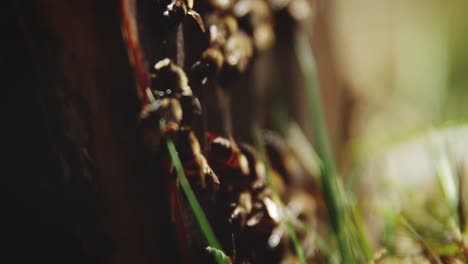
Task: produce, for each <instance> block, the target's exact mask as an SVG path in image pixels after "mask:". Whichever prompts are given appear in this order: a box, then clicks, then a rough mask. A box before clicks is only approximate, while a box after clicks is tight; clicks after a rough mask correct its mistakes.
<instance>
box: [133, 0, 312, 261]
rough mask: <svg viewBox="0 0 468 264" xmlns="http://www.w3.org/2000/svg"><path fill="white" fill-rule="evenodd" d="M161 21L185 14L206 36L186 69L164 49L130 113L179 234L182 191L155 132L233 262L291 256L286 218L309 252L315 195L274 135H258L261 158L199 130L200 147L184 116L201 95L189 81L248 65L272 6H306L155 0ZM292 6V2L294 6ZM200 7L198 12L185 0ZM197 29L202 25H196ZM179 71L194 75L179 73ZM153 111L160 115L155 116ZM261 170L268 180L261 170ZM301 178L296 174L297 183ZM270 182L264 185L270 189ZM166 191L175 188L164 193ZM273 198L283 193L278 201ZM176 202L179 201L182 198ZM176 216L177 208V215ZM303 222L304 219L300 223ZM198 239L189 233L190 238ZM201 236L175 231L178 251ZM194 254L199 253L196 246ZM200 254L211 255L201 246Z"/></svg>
mask: <svg viewBox="0 0 468 264" xmlns="http://www.w3.org/2000/svg"><path fill="white" fill-rule="evenodd" d="M157 5H158V9H157V10H158V12H159V16H160V17H161V21H162V23H166V24H167V25H169V26H174V25H177V24H179V23H180V22H181V21H182V19H184V17H186V16H190V17H192V18H194V19H195V21H196V22H197V24H198V25H199V26H200V28H201V29H202V30H203V31H204V32H205V34H206V35H207V38H208V46H207V48H206V49H205V50H204V52H203V53H202V54H200V57H199V59H198V60H197V61H196V63H195V64H194V65H193V66H192V67H191V69H190V70H191V72H190V74H186V72H185V71H184V70H183V69H182V68H181V67H179V66H178V65H176V64H175V63H174V62H173V61H172V60H170V59H168V58H166V59H163V60H160V61H158V62H157V63H156V64H155V65H154V67H153V68H152V69H151V71H150V72H149V76H150V77H149V80H150V81H149V85H148V86H149V87H147V89H146V91H147V93H146V95H145V96H146V97H148V98H150V99H148V98H147V99H148V100H145V101H149V102H150V103H148V104H146V105H144V106H143V108H142V111H141V113H140V124H141V127H142V129H143V131H144V134H145V139H146V141H145V142H146V143H147V144H148V145H150V146H152V148H153V149H155V150H156V152H158V158H157V160H158V162H160V163H164V164H163V166H160V169H162V170H164V172H163V174H164V175H166V180H167V181H168V182H170V183H174V184H172V185H171V184H168V186H172V187H170V188H166V191H167V195H168V196H170V197H171V198H170V206H171V215H172V218H173V219H174V221H176V222H177V221H179V224H180V223H181V222H182V223H181V225H182V226H185V230H183V229H184V227H182V228H181V227H179V226H178V227H177V229H182V230H177V232H178V233H179V239H180V240H184V239H183V237H184V236H189V233H190V232H189V231H188V229H190V227H188V224H187V223H184V221H183V220H180V219H176V218H178V217H179V218H180V215H181V213H180V212H178V211H180V210H184V205H183V204H184V199H183V198H180V197H179V195H178V194H179V191H178V189H177V184H176V177H175V171H174V168H173V165H172V162H171V161H170V159H169V158H168V153H167V149H166V148H165V147H163V146H164V145H163V144H161V142H162V140H163V139H162V138H163V136H165V137H169V138H170V139H171V140H173V141H174V142H175V146H176V149H177V152H178V156H179V157H180V161H181V163H182V166H183V170H184V172H185V175H186V176H187V179H188V181H189V183H190V185H191V187H192V188H193V190H194V192H195V194H196V196H197V199H198V200H199V201H200V203H201V205H202V207H203V210H204V212H205V214H206V216H207V218H208V220H209V222H210V224H211V226H212V227H213V230H214V232H215V234H216V236H217V237H218V239H219V241H220V242H221V245H222V250H223V252H224V254H225V255H227V256H228V258H229V260H230V261H231V262H233V263H279V262H281V261H292V262H297V257H296V254H295V252H294V250H293V247H292V245H291V242H290V241H289V237H288V233H287V223H288V224H290V225H291V226H292V227H293V228H294V229H295V230H296V232H297V234H298V238H299V241H300V244H301V246H302V247H303V249H304V252H305V255H306V258H307V259H308V260H311V259H312V258H314V257H317V255H318V254H316V253H317V252H316V247H315V246H314V243H313V242H312V241H313V238H312V237H311V236H313V235H312V234H310V232H307V230H308V229H310V228H313V226H314V225H315V224H316V223H315V222H316V221H315V219H316V208H315V205H316V197H314V194H313V193H312V191H310V190H311V188H309V187H310V186H311V185H313V184H314V183H313V182H311V181H310V180H309V181H308V180H305V179H311V177H310V175H308V174H309V173H308V172H307V171H306V170H305V169H304V166H303V165H302V164H300V162H299V161H298V159H295V158H294V155H293V154H292V153H291V150H290V148H289V147H288V145H287V144H286V143H285V142H284V141H283V140H282V139H281V138H280V137H279V136H277V135H275V134H273V133H266V134H265V135H264V137H263V140H264V142H265V148H266V150H267V151H266V153H267V158H268V160H269V163H271V168H267V165H266V164H265V163H264V162H263V161H262V158H261V155H260V154H259V152H258V151H257V150H256V149H255V148H254V147H252V146H250V145H248V144H245V143H241V142H237V141H235V140H234V139H233V138H232V137H223V136H219V135H215V134H213V133H210V132H208V131H205V137H206V138H205V139H204V141H206V142H208V144H207V147H206V148H205V149H202V147H201V144H200V142H199V139H198V138H197V136H196V135H195V133H194V129H193V123H194V119H195V117H196V116H199V115H201V113H202V105H201V103H200V101H199V100H198V98H197V97H196V95H195V94H194V93H193V91H192V89H191V87H190V86H189V83H192V82H197V83H206V82H207V81H213V82H219V83H220V84H221V85H223V84H227V83H230V82H234V81H235V80H236V79H238V77H239V76H240V75H242V74H243V73H245V72H246V71H247V70H248V66H249V65H250V63H251V61H252V59H253V58H254V56H255V55H256V54H258V53H260V52H261V51H263V50H266V49H268V48H270V47H271V46H272V45H273V44H274V40H275V32H274V19H275V14H277V13H278V12H286V13H288V14H289V15H290V17H291V18H293V19H295V20H301V19H303V18H304V16H306V13H307V12H309V13H310V12H311V11H310V10H312V6H311V3H310V2H309V1H306V0H289V1H288V0H203V1H199V2H196V3H194V2H193V0H192V1H190V0H161V1H157ZM301 6H302V8H301ZM196 7H200V10H203V11H204V12H203V13H202V14H203V16H200V15H199V14H198V12H196V11H195V10H194V8H196ZM205 29H206V31H205ZM187 76H190V77H191V78H194V80H189V78H188V77H187ZM161 121H163V122H162V123H163V124H164V125H163V126H161V125H160V124H162V123H161ZM267 173H269V174H270V175H271V177H270V178H271V179H272V182H273V184H274V188H272V185H271V184H272V183H271V182H269V181H268V180H267V178H268V177H267ZM304 182H306V184H304ZM272 189H274V191H273V190H272ZM174 193H175V194H176V195H174ZM282 201H283V202H282ZM185 208H186V207H185ZM185 218H186V217H185ZM305 227H307V228H305ZM197 240H198V242H197ZM202 240H203V239H202V238H198V239H197V238H187V241H189V242H187V241H180V242H181V244H186V245H187V244H188V246H186V248H184V249H181V250H187V251H190V253H188V255H192V256H195V255H200V254H199V253H200V252H205V253H206V249H205V248H206V244H204V242H200V241H202ZM202 255H203V254H202ZM205 257H206V259H204V260H202V262H205V261H209V260H211V259H212V258H210V257H209V256H205Z"/></svg>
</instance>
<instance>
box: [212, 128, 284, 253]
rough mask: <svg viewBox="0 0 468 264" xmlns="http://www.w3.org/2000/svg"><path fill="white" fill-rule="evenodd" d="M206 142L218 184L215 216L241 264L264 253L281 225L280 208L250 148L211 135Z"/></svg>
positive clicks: (260, 164)
mask: <svg viewBox="0 0 468 264" xmlns="http://www.w3.org/2000/svg"><path fill="white" fill-rule="evenodd" d="M210 140H211V142H210V152H209V155H208V159H209V162H210V164H212V165H213V169H214V170H215V172H216V173H217V174H218V175H220V181H221V182H222V184H221V186H220V191H219V195H218V196H217V199H218V201H219V212H220V213H221V215H223V216H224V217H225V220H224V221H225V222H224V225H226V226H227V227H226V228H227V230H231V232H232V233H233V235H234V237H235V238H236V239H235V243H234V244H235V252H236V259H237V260H238V261H241V262H242V260H246V259H250V258H251V257H252V256H251V255H250V254H251V252H252V249H257V250H258V249H261V248H263V249H264V247H263V245H266V243H267V242H266V241H267V240H268V237H269V236H270V234H271V232H272V231H273V230H274V229H275V228H276V227H277V226H278V225H279V224H280V222H281V219H282V216H281V213H280V206H279V205H278V204H277V203H276V202H275V200H274V199H273V198H272V193H271V191H270V189H269V188H268V185H267V183H266V175H265V173H266V172H265V166H264V165H263V163H262V162H261V160H260V159H259V155H258V153H257V152H256V150H255V149H254V148H253V147H251V146H249V145H247V144H237V143H235V142H233V141H232V140H229V139H227V138H223V137H219V136H213V135H210ZM241 167H244V168H243V169H242V168H241ZM226 228H225V229H226ZM260 245H262V246H260ZM263 249H262V250H263Z"/></svg>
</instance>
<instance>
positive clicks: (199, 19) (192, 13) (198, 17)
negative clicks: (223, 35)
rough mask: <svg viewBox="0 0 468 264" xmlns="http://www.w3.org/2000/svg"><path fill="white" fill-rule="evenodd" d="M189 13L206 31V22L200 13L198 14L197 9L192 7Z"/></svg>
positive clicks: (202, 29)
mask: <svg viewBox="0 0 468 264" xmlns="http://www.w3.org/2000/svg"><path fill="white" fill-rule="evenodd" d="M187 14H188V15H190V16H191V17H192V18H193V19H195V21H196V22H197V24H198V27H200V29H201V31H203V32H205V24H204V23H203V20H202V18H201V16H200V14H198V13H197V11H195V10H192V9H190V10H189V11H188V12H187Z"/></svg>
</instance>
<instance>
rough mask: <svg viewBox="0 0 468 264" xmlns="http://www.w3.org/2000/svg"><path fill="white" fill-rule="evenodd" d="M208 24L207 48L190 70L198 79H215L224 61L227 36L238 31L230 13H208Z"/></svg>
mask: <svg viewBox="0 0 468 264" xmlns="http://www.w3.org/2000/svg"><path fill="white" fill-rule="evenodd" d="M207 24H208V40H209V43H208V45H209V46H208V48H207V49H206V50H205V51H204V52H203V54H202V56H201V58H200V59H199V60H198V61H197V62H196V63H195V64H194V65H193V66H192V71H193V72H194V73H195V74H196V76H197V78H199V79H200V80H204V81H203V82H206V79H207V78H209V79H215V78H216V77H217V76H218V74H219V73H220V72H221V70H222V68H223V65H224V62H225V59H224V58H225V56H224V46H225V44H226V42H227V40H228V38H229V37H230V36H231V35H232V34H234V33H236V32H237V31H238V25H237V21H236V19H235V18H234V17H233V16H231V15H221V16H220V15H210V16H208V17H207Z"/></svg>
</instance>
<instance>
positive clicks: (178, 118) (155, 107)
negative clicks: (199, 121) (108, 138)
mask: <svg viewBox="0 0 468 264" xmlns="http://www.w3.org/2000/svg"><path fill="white" fill-rule="evenodd" d="M150 76H151V83H150V90H151V93H152V94H153V97H154V99H155V101H154V102H152V103H151V104H149V105H147V106H145V107H144V108H143V110H142V112H141V114H140V120H142V123H143V125H144V126H153V127H154V126H158V125H159V120H161V119H163V120H164V121H165V122H166V125H167V128H168V129H172V130H178V128H179V126H180V125H182V126H190V125H191V123H192V120H193V118H194V116H196V115H200V114H201V105H200V102H199V100H198V98H196V97H195V96H193V93H192V89H191V88H190V86H189V85H188V79H187V76H186V74H185V72H184V71H183V70H182V69H181V68H180V67H178V66H177V65H175V64H174V62H172V61H171V60H170V59H167V58H166V59H163V60H161V61H159V62H158V63H156V64H155V66H154V69H153V71H152V72H151V74H150Z"/></svg>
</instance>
